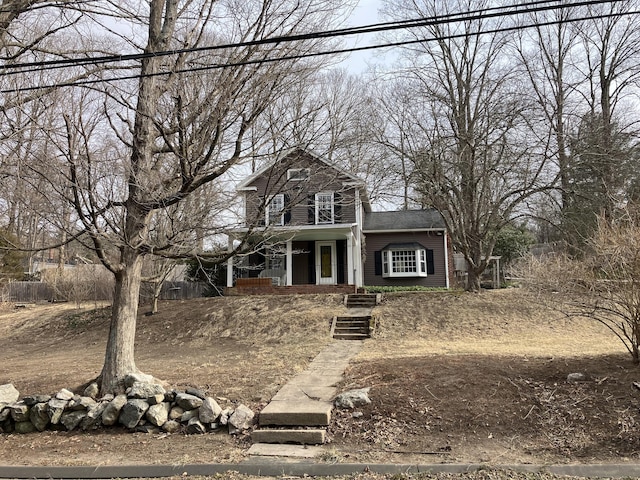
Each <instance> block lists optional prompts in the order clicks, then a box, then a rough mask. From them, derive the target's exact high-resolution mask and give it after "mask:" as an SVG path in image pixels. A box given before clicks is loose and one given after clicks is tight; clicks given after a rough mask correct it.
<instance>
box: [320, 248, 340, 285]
mask: <svg viewBox="0 0 640 480" xmlns="http://www.w3.org/2000/svg"><path fill="white" fill-rule="evenodd" d="M336 283H337V277H336V242H335V240H333V241H330V242H316V284H318V285H335V284H336Z"/></svg>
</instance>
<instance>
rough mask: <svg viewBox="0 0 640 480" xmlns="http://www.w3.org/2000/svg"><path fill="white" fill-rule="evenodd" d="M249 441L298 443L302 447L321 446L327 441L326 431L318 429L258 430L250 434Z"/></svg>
mask: <svg viewBox="0 0 640 480" xmlns="http://www.w3.org/2000/svg"><path fill="white" fill-rule="evenodd" d="M251 440H252V441H253V442H254V443H300V444H304V445H322V444H323V443H326V441H327V431H326V430H324V429H320V428H309V429H277V428H260V429H258V430H254V431H253V432H252V433H251Z"/></svg>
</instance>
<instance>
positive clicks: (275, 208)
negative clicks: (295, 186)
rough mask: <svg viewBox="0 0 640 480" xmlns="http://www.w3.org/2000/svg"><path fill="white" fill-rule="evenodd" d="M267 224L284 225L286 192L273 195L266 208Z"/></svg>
mask: <svg viewBox="0 0 640 480" xmlns="http://www.w3.org/2000/svg"><path fill="white" fill-rule="evenodd" d="M265 223H266V225H284V193H279V194H277V195H274V196H273V197H271V199H270V200H269V202H268V203H267V208H266V209H265Z"/></svg>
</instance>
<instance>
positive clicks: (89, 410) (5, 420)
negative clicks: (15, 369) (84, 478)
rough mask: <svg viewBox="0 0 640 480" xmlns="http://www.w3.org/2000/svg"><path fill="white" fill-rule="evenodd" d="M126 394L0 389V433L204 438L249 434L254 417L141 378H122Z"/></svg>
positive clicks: (238, 408)
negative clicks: (115, 431)
mask: <svg viewBox="0 0 640 480" xmlns="http://www.w3.org/2000/svg"><path fill="white" fill-rule="evenodd" d="M125 384H126V385H127V393H126V394H122V395H117V396H113V395H106V396H104V397H101V398H97V395H98V385H97V384H91V385H89V387H87V389H86V390H85V391H84V393H83V395H77V394H74V393H73V392H71V391H69V390H67V389H62V390H60V391H59V392H57V393H56V394H55V395H53V396H51V395H28V396H25V397H22V398H20V394H19V392H18V390H16V388H15V387H14V386H13V385H11V384H7V385H0V433H13V432H16V433H30V432H36V431H40V432H42V431H44V430H63V429H64V430H69V431H70V430H75V429H82V430H95V429H98V428H104V427H110V426H113V425H122V426H124V427H126V428H129V429H131V430H132V431H143V432H160V431H165V432H168V433H175V432H181V431H182V432H185V433H206V432H209V431H214V430H219V429H222V428H226V429H228V431H229V433H230V434H237V433H241V432H243V431H246V430H249V429H250V428H251V426H252V425H253V423H254V412H253V411H252V410H251V409H249V408H248V407H246V406H245V405H242V404H239V405H235V406H233V407H226V408H222V407H221V406H220V405H219V404H218V402H217V401H216V400H215V399H214V398H212V397H209V396H206V395H205V394H204V393H203V392H201V391H199V390H197V389H187V390H186V391H184V392H178V391H175V390H171V391H167V390H165V388H164V387H163V386H162V385H159V384H158V383H154V382H153V381H152V379H151V377H149V376H147V375H130V376H129V377H127V379H126V381H125Z"/></svg>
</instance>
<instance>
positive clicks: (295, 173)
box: [287, 168, 309, 180]
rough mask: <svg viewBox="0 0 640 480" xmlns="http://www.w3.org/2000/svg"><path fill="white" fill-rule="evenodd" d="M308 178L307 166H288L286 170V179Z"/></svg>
mask: <svg viewBox="0 0 640 480" xmlns="http://www.w3.org/2000/svg"><path fill="white" fill-rule="evenodd" d="M307 178H309V169H308V168H290V169H289V170H287V180H306V179H307Z"/></svg>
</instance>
